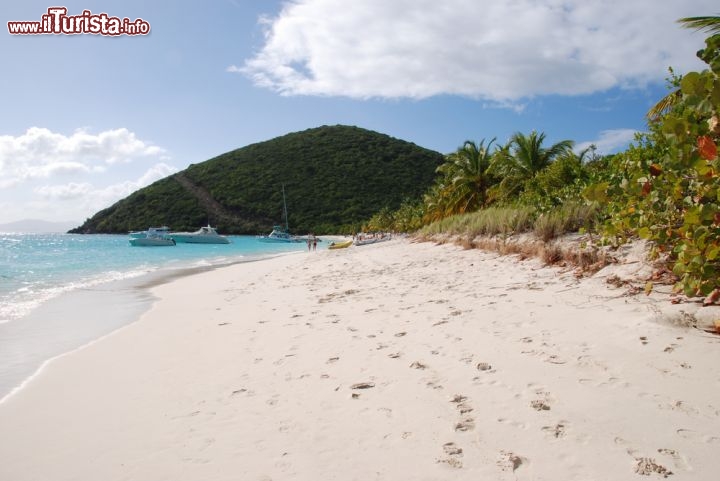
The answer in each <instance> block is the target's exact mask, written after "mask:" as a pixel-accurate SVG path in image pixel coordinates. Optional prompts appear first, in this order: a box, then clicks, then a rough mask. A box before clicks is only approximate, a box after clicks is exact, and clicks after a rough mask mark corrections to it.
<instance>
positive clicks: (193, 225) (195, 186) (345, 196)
mask: <svg viewBox="0 0 720 481" xmlns="http://www.w3.org/2000/svg"><path fill="white" fill-rule="evenodd" d="M442 160H443V156H442V155H441V154H440V153H438V152H433V151H431V150H427V149H424V148H421V147H418V146H417V145H415V144H412V143H409V142H406V141H403V140H399V139H395V138H392V137H389V136H387V135H384V134H380V133H377V132H372V131H369V130H365V129H361V128H358V127H348V126H331V127H328V126H324V127H319V128H314V129H309V130H305V131H302V132H295V133H291V134H287V135H284V136H281V137H277V138H275V139H272V140H268V141H265V142H260V143H257V144H252V145H248V146H246V147H242V148H240V149H237V150H233V151H231V152H227V153H225V154H222V155H220V156H218V157H215V158H213V159H210V160H207V161H205V162H202V163H199V164H194V165H190V166H189V167H188V168H187V169H185V170H184V171H182V172H178V173H177V174H174V175H172V176H169V177H166V178H164V179H162V180H159V181H157V182H155V183H154V184H152V185H149V186H147V187H145V188H143V189H140V190H138V191H136V192H134V193H133V194H131V195H129V196H128V197H126V198H125V199H122V200H120V201H118V202H117V203H115V204H114V205H112V206H111V207H109V208H107V209H104V210H102V211H100V212H98V213H96V214H95V215H94V216H93V217H92V218H90V219H88V220H86V221H85V223H84V224H83V225H81V226H79V227H77V228H76V229H73V230H72V231H71V232H74V233H126V232H128V231H130V230H141V229H146V228H147V227H149V226H158V225H167V226H169V227H170V228H171V229H173V230H187V229H192V230H194V229H197V228H198V227H199V226H201V225H205V224H207V223H208V221H209V222H210V223H211V224H212V225H214V226H215V225H216V226H217V227H218V228H219V231H220V232H222V233H225V234H257V233H267V232H269V231H270V229H271V228H272V226H273V224H278V223H281V221H282V186H283V185H284V186H285V194H286V198H287V207H288V213H289V215H288V217H289V224H290V230H291V231H293V232H295V233H299V234H304V233H307V232H314V233H317V234H328V233H338V232H350V231H352V230H354V229H357V228H358V227H359V225H360V224H361V223H362V222H364V221H366V220H368V219H369V218H370V217H371V216H372V215H373V214H374V213H376V212H378V211H379V210H381V209H382V208H383V207H388V208H390V209H396V208H397V207H399V205H400V204H401V203H402V202H403V201H404V200H406V199H417V198H419V197H420V196H421V195H422V194H423V193H424V192H425V191H426V190H427V188H428V187H429V186H430V184H431V183H432V181H433V179H434V176H435V169H436V168H437V166H438V165H440V163H441V162H442Z"/></svg>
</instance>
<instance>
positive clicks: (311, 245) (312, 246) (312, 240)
mask: <svg viewBox="0 0 720 481" xmlns="http://www.w3.org/2000/svg"><path fill="white" fill-rule="evenodd" d="M307 246H308V252H310V250H317V237H315V234H308V235H307Z"/></svg>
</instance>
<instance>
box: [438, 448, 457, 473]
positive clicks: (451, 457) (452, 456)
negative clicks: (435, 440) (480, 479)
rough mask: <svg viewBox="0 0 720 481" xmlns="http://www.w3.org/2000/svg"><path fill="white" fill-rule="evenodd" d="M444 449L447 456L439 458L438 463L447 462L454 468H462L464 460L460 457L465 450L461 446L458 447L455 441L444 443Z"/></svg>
mask: <svg viewBox="0 0 720 481" xmlns="http://www.w3.org/2000/svg"><path fill="white" fill-rule="evenodd" d="M443 451H445V454H446V455H447V457H446V458H441V459H438V460H437V462H438V463H445V464H447V465H448V466H450V467H452V468H457V469H459V468H462V461H461V460H460V458H462V455H463V454H462V452H463V450H462V448H461V447H458V446H457V445H456V444H455V443H453V442H450V443H445V444H443Z"/></svg>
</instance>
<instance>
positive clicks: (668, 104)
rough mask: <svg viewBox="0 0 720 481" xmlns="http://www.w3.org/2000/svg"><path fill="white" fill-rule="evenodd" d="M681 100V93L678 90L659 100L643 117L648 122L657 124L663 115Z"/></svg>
mask: <svg viewBox="0 0 720 481" xmlns="http://www.w3.org/2000/svg"><path fill="white" fill-rule="evenodd" d="M681 98H682V92H681V91H680V89H676V90H674V91H672V92H670V93H669V94H667V95H666V96H665V97H663V98H661V99H660V100H659V101H658V103H656V104H655V105H653V106H652V107H651V108H650V110H648V112H647V113H646V114H645V117H647V119H648V120H649V121H650V122H658V121H659V120H660V119H661V118H662V116H663V115H665V114H666V113H668V112H669V111H670V109H672V108H673V106H675V104H677V103H678V101H679V100H680V99H681Z"/></svg>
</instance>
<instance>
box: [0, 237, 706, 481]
mask: <svg viewBox="0 0 720 481" xmlns="http://www.w3.org/2000/svg"><path fill="white" fill-rule="evenodd" d="M154 293H155V294H156V295H157V296H158V297H159V299H160V300H159V301H158V302H156V303H155V304H154V306H153V308H152V310H151V311H150V312H148V313H146V314H145V315H144V316H143V317H142V318H141V319H140V320H139V321H138V322H136V323H134V324H132V325H130V326H127V327H126V328H123V329H121V330H120V331H118V332H116V333H114V334H113V335H111V336H108V337H106V338H105V339H102V340H100V341H98V342H96V343H93V344H91V345H89V346H87V347H85V348H83V349H82V350H79V351H77V352H74V353H71V354H69V355H66V356H64V357H62V358H60V359H58V360H56V361H54V362H52V363H50V365H48V366H47V367H46V368H45V369H44V371H43V372H42V373H41V375H39V376H38V377H37V378H36V379H34V380H33V382H31V383H29V385H28V386H27V387H26V388H25V389H23V390H21V391H20V392H18V393H17V394H16V395H14V396H12V397H11V398H9V399H8V400H6V402H5V403H3V404H2V405H0V433H2V434H0V479H3V480H5V479H7V480H15V481H22V480H55V481H60V480H71V479H72V480H78V479H80V480H105V481H109V480H204V481H208V480H288V479H294V480H306V479H307V480H369V479H382V480H439V479H453V480H478V479H493V480H561V479H562V480H623V479H628V480H630V479H633V480H637V479H645V478H644V477H639V476H643V475H649V476H650V477H651V478H661V477H671V478H673V479H693V480H709V479H716V477H717V473H718V472H720V456H718V455H717V453H718V450H720V362H719V361H720V354H719V353H720V338H718V337H717V336H713V335H711V334H708V333H705V332H703V331H701V330H697V329H691V328H682V327H677V326H671V325H668V324H666V323H663V322H658V319H661V318H662V316H658V309H662V308H663V307H664V306H665V304H663V301H660V300H658V299H656V298H654V297H652V296H651V297H646V296H644V295H641V296H627V295H626V294H625V291H624V290H623V289H617V288H611V287H608V285H607V284H606V283H605V281H604V279H603V276H602V275H600V276H597V277H594V278H590V279H583V280H578V279H576V278H575V277H574V276H573V275H572V273H570V272H562V271H560V270H557V269H552V268H542V267H541V266H540V265H539V264H538V263H537V262H536V261H522V262H520V261H518V260H517V259H515V258H510V257H500V256H497V255H494V254H488V253H483V252H480V251H475V250H472V251H469V250H462V249H460V248H458V247H454V246H435V245H432V244H429V243H424V244H413V243H410V242H408V241H392V242H389V243H384V244H379V245H375V246H366V247H353V248H350V249H345V250H338V251H323V252H317V253H302V254H299V255H291V256H285V257H282V258H277V259H272V260H268V261H262V262H254V263H246V264H239V265H235V266H232V267H228V268H223V269H220V270H216V271H211V272H206V273H202V274H198V275H194V276H191V277H185V278H180V279H177V280H174V281H172V282H171V283H169V284H165V285H162V286H157V287H155V288H154Z"/></svg>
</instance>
